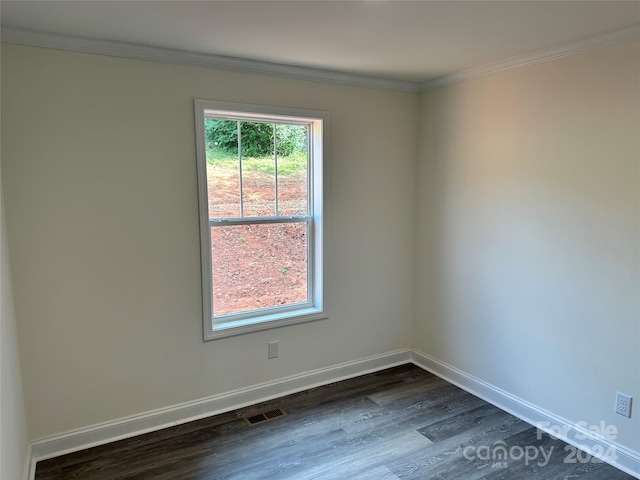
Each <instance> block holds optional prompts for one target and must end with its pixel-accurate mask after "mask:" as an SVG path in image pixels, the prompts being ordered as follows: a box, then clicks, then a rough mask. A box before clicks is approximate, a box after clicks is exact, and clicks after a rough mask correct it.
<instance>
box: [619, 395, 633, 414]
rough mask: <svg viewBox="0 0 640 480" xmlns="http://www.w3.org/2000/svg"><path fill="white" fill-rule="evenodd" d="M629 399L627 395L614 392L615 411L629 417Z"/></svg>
mask: <svg viewBox="0 0 640 480" xmlns="http://www.w3.org/2000/svg"><path fill="white" fill-rule="evenodd" d="M631 400H632V398H631V397H630V396H629V395H625V394H624V393H620V392H616V413H619V414H620V415H622V416H624V417H629V418H631Z"/></svg>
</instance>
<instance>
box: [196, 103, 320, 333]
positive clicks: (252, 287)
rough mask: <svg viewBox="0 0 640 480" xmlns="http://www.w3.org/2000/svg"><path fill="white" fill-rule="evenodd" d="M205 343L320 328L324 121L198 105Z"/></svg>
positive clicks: (273, 110) (313, 114) (302, 113)
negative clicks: (300, 326)
mask: <svg viewBox="0 0 640 480" xmlns="http://www.w3.org/2000/svg"><path fill="white" fill-rule="evenodd" d="M195 115H196V141H197V161H198V191H199V208H200V245H201V259H202V288H203V295H202V297H203V319H204V339H205V340H212V339H215V338H220V337H227V336H231V335H238V334H242V333H248V332H252V331H256V330H263V329H267V328H274V327H279V326H283V325H289V324H293V323H300V322H307V321H311V320H318V319H321V318H326V314H325V313H324V301H323V261H322V259H323V236H324V235H323V232H324V226H323V218H324V217H323V151H324V143H325V135H324V134H323V132H324V129H326V123H327V118H328V117H327V114H326V112H318V111H311V110H299V109H288V108H277V107H266V106H258V105H244V104H235V103H226V102H214V101H208V100H196V101H195Z"/></svg>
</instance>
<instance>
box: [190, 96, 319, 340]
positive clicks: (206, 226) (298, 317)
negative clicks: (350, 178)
mask: <svg viewBox="0 0 640 480" xmlns="http://www.w3.org/2000/svg"><path fill="white" fill-rule="evenodd" d="M205 110H213V111H215V115H205ZM194 111H195V112H194V113H195V130H196V160H197V174H198V175H197V176H198V207H199V223H200V268H201V273H202V319H203V337H204V341H209V340H215V339H218V338H224V337H230V336H234V335H241V334H245V333H250V332H255V331H260V330H267V329H271V328H278V327H282V326H286V325H293V324H297V323H304V322H311V321H315V320H321V319H325V318H328V315H327V313H326V304H325V299H324V291H325V289H324V253H325V252H324V250H325V248H324V247H325V246H324V243H325V242H324V238H325V231H326V225H325V223H326V205H325V203H326V200H325V185H326V167H327V160H326V152H327V132H328V121H329V115H328V113H327V112H325V111H319V110H307V109H297V108H285V107H273V106H266V105H251V104H243V103H231V102H220V101H214V100H203V99H195V100H194ZM212 116H213V117H223V118H225V119H229V120H241V121H242V120H243V121H251V120H260V121H264V120H267V121H270V122H271V121H273V122H274V123H287V124H289V123H290V124H304V125H307V124H311V126H312V128H310V132H311V134H310V138H309V155H310V158H311V159H312V160H311V162H310V169H309V172H308V175H309V181H308V195H309V199H310V202H312V204H310V207H311V210H310V212H309V213H310V215H308V216H300V217H298V216H282V217H257V218H256V217H245V218H244V219H243V221H242V222H239V223H243V224H244V223H246V221H247V220H255V223H276V222H277V223H289V222H300V221H301V222H306V223H308V224H309V225H310V227H309V230H310V235H309V238H308V244H307V248H308V257H307V258H308V261H307V268H308V269H309V272H310V274H309V283H310V285H309V286H308V288H309V293H310V295H311V298H310V301H309V302H307V303H304V304H293V305H286V306H283V307H273V308H267V309H261V310H253V311H248V312H243V313H239V314H233V315H229V316H228V317H229V318H228V319H226V320H223V321H220V318H223V317H217V320H218V322H217V323H216V319H214V317H213V291H212V283H213V282H212V267H211V259H212V254H211V233H210V232H211V230H210V229H211V223H212V222H215V223H221V224H224V225H233V224H236V222H235V221H233V220H215V221H214V220H212V219H210V218H209V202H208V186H207V172H206V168H207V167H206V165H207V164H206V140H205V135H204V121H205V118H210V117H212ZM311 169H313V171H312V170H311ZM307 217H309V218H308V219H307Z"/></svg>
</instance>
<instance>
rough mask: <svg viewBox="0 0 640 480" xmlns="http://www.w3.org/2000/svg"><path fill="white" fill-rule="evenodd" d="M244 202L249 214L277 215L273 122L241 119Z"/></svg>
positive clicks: (251, 215) (258, 215) (248, 215)
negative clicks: (242, 120)
mask: <svg viewBox="0 0 640 480" xmlns="http://www.w3.org/2000/svg"><path fill="white" fill-rule="evenodd" d="M240 132H241V135H240V138H241V140H240V144H241V148H242V201H243V206H244V216H245V217H260V216H273V215H275V214H276V203H275V202H276V170H275V157H274V154H273V151H274V149H273V124H271V123H259V122H240Z"/></svg>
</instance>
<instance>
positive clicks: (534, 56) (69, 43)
mask: <svg viewBox="0 0 640 480" xmlns="http://www.w3.org/2000/svg"><path fill="white" fill-rule="evenodd" d="M1 34H2V42H3V43H14V44H19V45H27V46H31V47H43V48H54V49H58V50H66V51H70V52H79V53H92V54H96V55H107V56H112V57H122V58H132V59H136V60H148V61H154V62H162V63H171V64H176V65H186V66H191V67H201V68H214V69H221V70H229V71H234V72H243V73H253V74H257V75H269V76H276V77H281V78H289V79H293V80H306V81H312V82H323V83H334V84H338V85H348V86H354V87H365V88H376V89H381V90H394V91H400V92H410V93H418V92H425V91H428V90H433V89H436V88H442V87H446V86H448V85H453V84H455V83H460V82H464V81H467V80H471V79H474V78H478V77H482V76H485V75H491V74H493V73H497V72H501V71H504V70H510V69H512V68H521V67H526V66H529V65H535V64H537V63H542V62H548V61H551V60H556V59H558V58H563V57H567V56H570V55H575V54H578V53H582V52H586V51H589V50H596V49H599V48H604V47H611V46H614V45H618V44H620V43H624V42H629V41H632V40H637V39H640V26H634V27H630V28H625V29H623V30H617V31H614V32H609V33H605V34H602V35H597V36H593V37H588V38H584V39H581V40H577V41H574V42H569V43H566V44H563V45H559V46H555V47H552V48H544V49H540V50H535V51H533V52H529V53H526V54H524V55H516V56H513V57H509V58H506V59H503V60H499V61H497V62H492V63H489V64H485V65H481V66H479V67H474V68H470V69H467V70H462V71H460V72H456V73H452V74H450V75H443V76H441V77H437V78H433V79H430V80H427V81H425V82H421V83H416V82H409V81H402V80H392V79H385V78H377V77H371V76H368V75H358V74H353V73H346V72H338V71H334V70H325V69H320V68H311V67H301V66H295V65H284V64H279V63H272V62H263V61H260V60H249V59H244V58H237V57H228V56H224V55H213V54H207V53H198V52H189V51H186V50H176V49H171V48H163V47H153V46H149V45H140V44H136V43H126V42H116V41H113V40H101V39H96V38H88V37H78V36H72V35H60V34H55V33H46V32H39V31H35V30H25V29H21V28H14V27H7V26H3V27H2V31H1Z"/></svg>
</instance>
